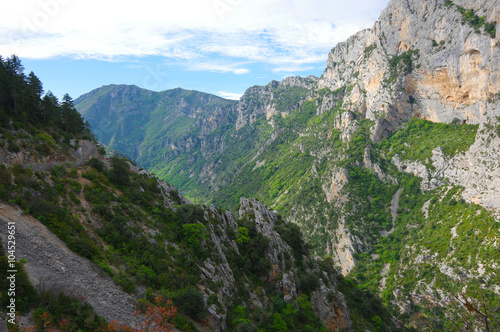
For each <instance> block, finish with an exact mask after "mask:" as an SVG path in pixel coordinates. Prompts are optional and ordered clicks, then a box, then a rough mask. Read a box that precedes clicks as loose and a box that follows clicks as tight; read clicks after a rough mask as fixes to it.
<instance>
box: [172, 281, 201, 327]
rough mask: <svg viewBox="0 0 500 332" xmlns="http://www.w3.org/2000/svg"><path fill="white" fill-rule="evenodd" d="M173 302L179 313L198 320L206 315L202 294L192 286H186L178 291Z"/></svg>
mask: <svg viewBox="0 0 500 332" xmlns="http://www.w3.org/2000/svg"><path fill="white" fill-rule="evenodd" d="M174 304H175V305H176V306H177V308H178V309H179V311H180V312H181V313H183V314H186V315H188V316H189V317H191V318H192V319H194V320H200V319H202V318H203V317H205V316H206V308H205V301H204V299H203V294H202V293H201V292H200V291H198V290H196V289H194V288H188V289H185V290H183V291H181V292H179V293H178V294H177V295H176V296H175V297H174Z"/></svg>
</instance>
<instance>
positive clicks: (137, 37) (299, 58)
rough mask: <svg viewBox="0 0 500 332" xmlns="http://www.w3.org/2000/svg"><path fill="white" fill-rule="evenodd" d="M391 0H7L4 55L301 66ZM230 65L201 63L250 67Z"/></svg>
mask: <svg viewBox="0 0 500 332" xmlns="http://www.w3.org/2000/svg"><path fill="white" fill-rule="evenodd" d="M387 2H388V0H350V1H348V2H346V1H344V0H342V1H341V0H309V1H303V0H210V1H207V0H184V1H174V0H164V1H162V2H159V1H156V0H142V1H140V2H137V1H136V0H134V1H131V0H121V1H117V0H109V1H102V0H86V1H77V0H23V1H2V4H1V5H0V54H1V55H3V56H9V55H11V54H13V53H16V54H17V55H18V56H20V57H21V58H36V59H43V58H52V57H57V56H67V57H73V58H96V59H116V58H120V57H137V56H146V55H160V56H164V57H167V58H174V59H184V60H189V61H190V62H192V61H193V60H197V61H202V60H203V59H205V60H206V59H207V58H210V57H212V56H229V57H236V58H241V59H243V60H251V61H259V62H265V63H270V64H276V65H279V66H280V67H286V66H290V65H295V66H298V65H300V64H307V63H309V64H311V63H317V62H319V61H325V60H326V57H327V53H328V51H329V50H330V49H331V48H332V47H333V46H334V45H335V44H336V43H337V42H339V41H342V40H345V39H346V38H348V37H349V36H350V35H351V34H353V33H355V32H356V31H358V30H360V29H362V28H366V27H370V26H371V25H372V24H373V22H374V21H375V20H376V19H377V17H378V15H379V12H380V10H381V9H382V8H383V7H384V6H385V4H386V3H387ZM224 68H226V67H224V66H223V65H221V67H220V68H218V69H217V68H214V67H210V66H206V68H205V69H202V66H199V69H198V70H212V71H220V72H231V73H234V74H244V73H248V69H245V68H229V69H228V70H226V69H227V68H226V69H224ZM278 69H279V68H278ZM193 70H196V69H193Z"/></svg>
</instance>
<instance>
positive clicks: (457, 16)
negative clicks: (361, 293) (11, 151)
mask: <svg viewBox="0 0 500 332" xmlns="http://www.w3.org/2000/svg"><path fill="white" fill-rule="evenodd" d="M499 7H500V3H499V2H498V1H497V0H494V1H481V2H480V4H479V3H476V2H474V1H470V0H463V1H449V0H425V1H416V0H405V1H403V0H392V1H390V2H389V3H388V5H387V7H386V9H385V10H384V11H383V12H382V14H381V16H380V19H379V20H378V21H377V22H376V23H375V24H374V26H373V28H372V29H366V30H363V31H361V32H359V33H357V34H355V35H354V36H352V37H350V38H349V39H348V40H347V41H346V42H343V43H339V44H337V45H336V46H335V47H334V48H333V49H332V51H331V52H330V53H329V56H328V62H327V67H326V69H325V72H324V73H323V75H322V76H321V77H320V78H309V79H308V78H297V79H296V81H295V82H291V84H285V83H283V82H284V81H282V82H281V83H280V82H277V81H273V82H270V83H269V84H268V85H266V86H263V87H252V88H249V89H248V90H247V92H246V93H245V94H244V95H243V97H242V98H241V99H240V101H239V102H238V106H237V107H236V110H234V109H232V110H231V112H230V114H232V115H233V116H234V115H235V114H236V120H234V118H232V120H231V121H230V122H228V123H226V124H225V125H223V126H217V127H216V128H215V129H214V130H213V131H210V132H208V133H207V135H206V136H202V135H199V133H195V134H194V135H189V134H186V135H185V137H182V138H179V137H174V139H171V138H169V137H168V135H167V136H166V137H167V138H168V143H169V144H167V145H165V144H157V143H155V142H148V143H147V145H148V146H149V154H144V155H143V157H142V159H141V158H139V159H138V160H139V162H141V164H144V166H145V167H146V168H148V169H149V170H150V171H154V172H155V173H156V174H158V176H160V177H161V178H163V179H166V180H168V181H169V182H171V183H173V184H174V185H175V186H176V187H178V188H180V190H181V191H182V192H189V193H190V197H191V198H193V199H196V200H199V201H202V202H212V203H214V204H215V205H217V206H222V207H225V208H231V209H235V208H237V205H238V204H239V202H238V197H240V196H242V195H246V196H247V197H248V196H250V197H254V198H258V199H259V200H260V201H262V202H264V203H265V204H266V205H268V206H270V207H271V208H273V209H276V210H277V211H279V212H280V213H282V214H283V215H284V216H285V217H286V218H288V219H290V220H291V221H292V222H294V223H296V224H298V225H300V226H301V229H302V230H303V231H304V234H305V236H306V238H307V239H309V240H310V241H311V243H312V244H313V245H314V248H315V250H316V252H317V253H318V254H319V255H325V254H330V255H332V257H333V259H334V260H335V261H336V263H337V264H338V266H339V268H340V269H341V270H342V272H343V273H344V274H346V275H352V274H355V275H357V276H358V277H359V278H360V279H361V280H362V282H363V283H364V285H365V286H366V287H368V288H369V289H371V290H373V291H378V292H379V293H380V295H381V296H382V298H383V299H384V301H385V303H386V304H389V305H391V306H393V307H394V308H395V309H394V310H397V311H401V312H413V310H415V309H414V308H415V307H417V306H422V307H423V308H425V305H426V301H428V303H431V305H442V306H443V305H444V304H445V303H446V301H447V300H449V296H448V295H447V294H446V291H445V288H446V287H445V286H443V285H439V286H437V285H436V280H437V279H440V280H446V282H448V281H449V282H452V283H455V284H454V285H455V287H458V286H457V284H458V283H459V279H460V278H459V277H458V276H459V275H461V274H465V275H467V281H468V282H469V283H470V284H469V286H470V287H471V288H475V289H476V290H478V289H489V291H491V292H493V293H494V294H496V296H498V295H499V293H498V292H499V289H498V288H495V287H492V286H491V283H492V282H494V281H495V280H498V278H499V276H498V273H496V272H495V271H494V269H488V270H487V271H485V270H484V269H483V268H482V266H497V265H498V260H499V258H498V241H496V239H498V236H497V235H495V233H494V230H495V229H496V228H497V226H496V225H497V221H498V211H499V210H498V209H499V208H500V206H499V205H498V202H499V201H500V200H499V197H500V182H499V179H500V165H499V164H498V157H499V153H500V151H499V150H498V147H499V146H500V135H499V133H500V131H499V129H498V128H500V113H499V109H498V104H499V101H500V99H499V97H498V96H499V91H500V80H499V75H500V67H499V65H498V64H499V63H500V38H499V35H498V34H497V33H496V26H497V25H498V21H499V12H498V9H497V8H499ZM291 81H293V79H291ZM140 144H144V143H140ZM397 192H399V193H400V197H399V200H397V204H396V203H393V198H394V195H395V194H396V193H397ZM394 202H395V200H394ZM396 205H397V206H396ZM394 210H395V211H396V213H392V211H394ZM445 216H448V217H445ZM451 216H453V218H455V219H453V218H451ZM389 232H392V233H390V234H389ZM457 232H458V233H457ZM472 233H475V235H474V236H472V235H471V234H472ZM424 234H425V235H424ZM435 234H439V236H436V235H435ZM426 238H432V239H433V241H432V242H430V241H426ZM472 244H473V245H472ZM417 248H421V249H417ZM445 248H448V251H446V249H445ZM475 248H477V249H475ZM417 250H422V251H424V252H425V253H426V254H425V258H424V257H423V256H419V255H416V251H417ZM464 252H468V253H470V255H474V257H475V258H474V259H466V257H464V255H465V254H464ZM487 253H488V254H487ZM382 272H383V273H382ZM381 273H382V274H383V275H387V277H383V278H382V277H381V275H380V274H381ZM412 273H413V274H415V275H421V274H422V275H425V276H426V277H425V278H424V279H422V281H421V282H419V281H417V280H415V279H414V278H412V277H410V276H409V275H411V274H412ZM432 276H435V277H432ZM382 280H383V282H382ZM436 294H438V295H436ZM492 296H493V295H492ZM422 310H425V309H422Z"/></svg>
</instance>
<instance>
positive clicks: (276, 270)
mask: <svg viewBox="0 0 500 332" xmlns="http://www.w3.org/2000/svg"><path fill="white" fill-rule="evenodd" d="M239 213H240V216H248V215H250V216H254V217H255V222H256V224H257V231H258V232H259V233H261V234H262V235H264V236H265V237H267V238H269V239H270V242H269V246H268V250H267V256H268V257H269V260H270V262H271V264H272V267H273V268H272V271H271V275H270V278H271V279H273V278H276V277H277V276H279V275H281V276H282V278H281V281H280V282H278V286H279V287H282V291H283V294H284V300H285V302H291V301H294V300H295V299H296V298H297V294H298V291H297V285H296V283H295V279H294V276H295V275H297V268H296V267H294V268H292V269H291V270H290V271H288V272H287V270H286V267H285V262H284V261H283V260H281V259H280V258H279V257H283V254H284V253H287V254H288V255H289V256H290V257H291V259H292V260H293V261H294V262H295V260H294V258H293V256H292V255H291V253H292V252H291V251H292V248H291V247H290V246H289V245H288V244H287V243H285V242H284V241H283V240H282V239H281V237H280V236H279V234H278V233H277V232H276V231H274V230H273V227H274V225H275V223H276V221H277V220H278V218H279V217H278V214H277V212H276V211H272V210H270V209H268V208H267V207H266V206H265V205H263V204H262V203H260V202H259V201H257V200H255V199H251V200H249V199H246V198H241V200H240V210H239ZM285 222H286V221H285ZM304 259H308V260H310V261H311V260H313V261H314V258H312V257H304ZM311 272H314V273H315V274H318V273H320V270H319V268H318V267H317V265H316V268H315V270H314V271H311ZM324 274H325V277H326V278H328V279H329V280H330V281H331V282H332V284H336V282H335V281H334V279H333V278H332V277H333V276H330V275H327V274H326V273H324ZM311 304H312V306H313V309H314V311H315V313H316V314H317V315H318V317H319V318H320V319H321V321H322V322H323V323H324V324H325V325H326V326H327V327H328V329H329V331H338V330H341V329H347V330H350V329H351V321H350V320H349V314H348V312H347V307H346V303H345V298H344V296H343V295H342V293H340V292H338V291H337V290H336V289H335V288H334V287H327V286H326V285H325V283H324V282H323V281H321V286H320V288H319V289H318V290H316V291H314V292H313V293H312V294H311Z"/></svg>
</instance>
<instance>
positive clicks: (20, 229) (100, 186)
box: [0, 129, 391, 331]
mask: <svg viewBox="0 0 500 332" xmlns="http://www.w3.org/2000/svg"><path fill="white" fill-rule="evenodd" d="M2 132H3V134H2V135H3V136H8V137H10V138H13V137H23V138H22V139H20V140H22V141H24V140H30V139H33V138H32V137H31V136H30V135H29V134H28V133H27V132H24V131H20V132H17V131H11V130H8V129H3V131H2ZM46 135H47V136H49V134H46ZM0 141H1V143H2V144H3V143H4V139H0ZM15 141H16V142H18V140H15ZM82 143H83V142H82ZM21 145H23V144H22V142H21ZM55 145H56V146H58V144H57V143H55ZM70 149H72V148H70ZM19 154H26V151H25V150H24V149H21V151H19V152H16V153H10V155H9V156H5V158H7V159H15V156H17V155H19ZM70 160H71V159H67V160H62V161H61V162H60V164H56V165H53V164H52V165H51V167H50V169H47V170H38V171H33V170H32V169H40V168H39V167H37V166H38V164H40V166H42V165H43V166H44V167H46V166H47V165H46V164H45V163H43V162H42V163H23V162H21V163H13V164H12V165H5V164H4V165H1V166H0V178H1V180H2V182H1V189H2V192H1V194H2V196H1V197H0V198H1V199H2V201H3V202H0V211H1V214H0V221H1V223H2V224H3V225H4V226H5V227H2V230H1V231H0V235H1V237H2V242H3V243H7V237H8V235H9V233H8V231H7V230H8V228H7V223H8V222H14V223H15V224H16V240H17V242H18V245H17V247H16V257H18V259H20V258H22V259H23V260H24V262H25V263H23V264H22V268H23V270H24V271H26V273H27V276H28V278H29V281H30V282H31V283H32V284H33V285H34V286H35V287H36V288H37V289H38V290H39V291H40V292H41V293H40V294H41V295H33V294H32V295H30V297H26V296H28V295H27V294H24V293H21V295H20V297H18V298H17V300H18V301H22V302H24V303H27V305H26V306H25V307H24V308H22V309H21V312H23V311H24V312H27V311H28V310H29V309H30V308H35V309H36V310H35V312H38V313H41V312H45V311H44V310H46V311H47V312H49V313H50V315H57V312H51V307H46V308H44V307H43V306H40V307H38V305H37V301H39V297H40V296H44V295H43V294H45V293H44V292H49V293H53V292H54V290H56V289H57V291H56V292H55V293H54V294H53V295H56V296H57V292H60V291H62V292H64V293H66V294H69V295H71V296H73V297H76V298H78V299H79V300H80V301H85V302H88V303H89V304H90V305H91V306H92V308H93V309H94V310H95V313H96V314H98V315H102V316H103V317H104V318H105V319H107V320H108V321H112V320H113V321H118V322H120V323H124V324H126V325H132V326H134V325H136V324H137V322H138V320H139V318H135V316H134V315H133V314H134V312H135V311H136V310H137V308H139V309H140V308H141V306H142V307H144V306H145V305H147V304H148V303H149V301H152V296H153V294H162V295H164V296H165V297H166V298H170V299H172V300H173V302H174V304H175V305H176V306H178V308H179V311H180V312H181V313H182V314H183V316H178V317H177V318H176V320H175V321H174V323H175V324H176V326H178V327H179V328H181V329H182V330H186V331H189V330H195V329H196V328H195V325H196V326H197V327H198V328H199V329H203V330H208V329H215V330H226V329H229V330H234V329H238V328H240V327H242V326H243V325H245V326H247V328H250V329H253V328H257V327H260V328H270V329H272V328H273V326H275V325H276V324H278V325H279V324H285V325H284V326H288V328H294V327H295V328H301V327H303V326H306V325H307V326H310V327H312V328H317V329H319V328H320V327H322V326H326V328H327V329H328V330H331V331H335V330H339V329H341V328H347V329H349V328H350V327H351V325H352V322H351V320H350V319H349V313H348V308H347V306H346V302H345V299H344V296H343V295H342V294H341V293H340V292H339V291H338V288H339V287H340V286H339V282H340V283H342V282H343V281H342V278H341V277H340V276H339V275H338V274H337V273H336V272H335V271H334V270H333V265H332V263H333V262H332V261H329V260H324V261H317V260H316V259H314V258H313V256H312V255H311V253H310V249H309V248H308V247H307V245H306V244H305V242H304V241H303V239H302V235H301V233H300V232H299V230H298V228H297V227H295V226H294V225H293V224H290V223H288V222H287V221H285V220H283V219H282V217H281V216H279V215H278V214H277V213H276V212H275V211H271V210H269V209H267V208H266V207H265V206H264V205H262V204H261V203H260V202H258V201H256V200H247V199H243V198H242V199H241V204H240V210H239V217H238V218H236V217H235V216H234V215H233V214H232V213H231V212H229V211H223V210H218V209H216V208H215V207H214V206H210V207H206V206H199V205H192V204H191V203H190V202H189V201H188V200H186V199H185V198H183V197H182V196H180V195H179V194H178V193H177V191H176V190H175V189H174V188H173V187H171V186H170V185H168V184H166V183H165V182H163V181H161V180H158V179H157V178H155V177H153V176H151V175H150V174H149V173H147V172H146V171H144V170H138V169H137V167H134V166H132V165H131V164H130V163H128V162H126V161H125V160H123V159H119V158H117V157H114V158H112V159H111V162H110V167H111V168H110V169H109V170H108V171H106V165H105V163H104V162H103V161H100V160H99V159H97V158H92V159H89V160H88V162H87V163H86V164H85V165H83V164H82V165H79V166H78V165H75V164H73V163H71V162H70ZM86 165H89V166H86ZM7 202H9V203H7ZM16 205H17V207H16ZM22 211H24V213H23V212H22ZM138 248H140V250H139V251H138V250H137V249H138ZM19 268H21V267H19ZM343 287H345V286H343ZM351 291H353V289H351ZM7 293H8V292H3V293H2V303H7V302H8V300H9V299H8V296H7ZM23 294H24V295H23ZM373 300H374V304H373V308H374V309H373V312H372V314H378V315H384V314H385V315H388V314H387V313H386V312H384V310H383V309H381V308H380V303H378V302H377V301H376V299H373ZM6 301H7V302H6ZM381 310H382V311H381ZM353 313H354V315H360V317H361V319H360V320H358V321H357V322H356V324H355V326H362V325H363V324H368V325H367V326H370V325H369V324H370V323H369V318H370V317H369V316H367V317H366V322H365V323H363V322H364V321H365V318H363V314H361V313H359V312H357V311H356V309H354V312H353ZM55 317H57V316H55ZM92 317H95V318H92V319H91V320H89V319H87V321H86V323H85V324H86V325H78V326H79V328H84V329H92V326H96V325H95V324H100V323H99V322H100V321H99V319H100V318H97V316H92ZM187 317H189V318H190V319H192V320H193V321H194V322H195V325H193V323H191V322H190V319H187ZM388 317H389V316H387V318H388ZM67 318H70V319H74V318H72V317H67ZM71 322H72V324H77V322H76V321H73V320H72V321H71ZM101 322H102V321H101ZM285 322H286V323H285ZM101 324H102V323H101ZM390 325H391V324H390ZM276 326H277V325H276Z"/></svg>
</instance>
